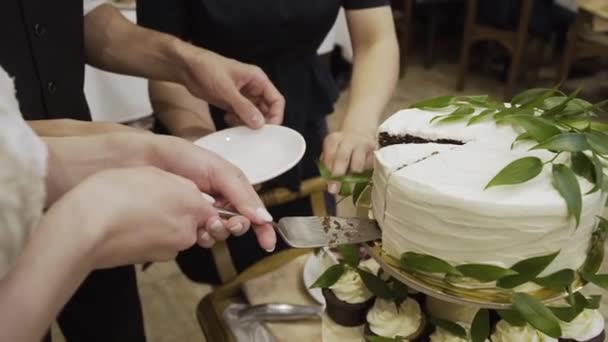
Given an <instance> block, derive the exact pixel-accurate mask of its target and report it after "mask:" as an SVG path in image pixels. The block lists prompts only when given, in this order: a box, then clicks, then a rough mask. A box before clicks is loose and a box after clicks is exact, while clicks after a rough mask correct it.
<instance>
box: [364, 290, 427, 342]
mask: <svg viewBox="0 0 608 342" xmlns="http://www.w3.org/2000/svg"><path fill="white" fill-rule="evenodd" d="M367 323H369V329H370V330H371V331H372V332H374V334H376V335H379V336H384V337H389V338H394V337H397V336H402V337H408V336H411V335H413V334H415V333H416V332H417V331H418V330H419V328H420V325H421V324H422V311H421V310H420V305H418V303H417V302H416V301H415V300H413V299H411V298H408V299H406V300H405V301H403V303H401V305H400V306H399V308H397V305H396V304H395V302H393V301H390V300H385V299H380V298H377V299H376V302H375V303H374V306H373V307H372V308H371V310H369V312H368V313H367Z"/></svg>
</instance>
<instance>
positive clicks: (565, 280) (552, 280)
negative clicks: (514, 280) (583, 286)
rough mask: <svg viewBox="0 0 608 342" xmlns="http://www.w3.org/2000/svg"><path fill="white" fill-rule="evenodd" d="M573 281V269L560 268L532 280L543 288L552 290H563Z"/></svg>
mask: <svg viewBox="0 0 608 342" xmlns="http://www.w3.org/2000/svg"><path fill="white" fill-rule="evenodd" d="M573 281H574V271H573V270H561V271H557V272H555V273H553V274H550V275H548V276H546V277H542V278H537V279H535V280H534V282H535V283H536V284H538V285H540V286H542V287H544V288H548V289H552V290H563V289H565V288H567V287H568V286H570V285H571V284H572V282H573Z"/></svg>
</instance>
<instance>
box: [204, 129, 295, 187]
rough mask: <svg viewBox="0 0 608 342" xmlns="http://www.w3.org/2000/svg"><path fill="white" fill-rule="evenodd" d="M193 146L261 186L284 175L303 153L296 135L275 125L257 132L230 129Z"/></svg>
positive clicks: (216, 133) (207, 137)
mask: <svg viewBox="0 0 608 342" xmlns="http://www.w3.org/2000/svg"><path fill="white" fill-rule="evenodd" d="M194 143H195V144H196V145H198V146H200V147H203V148H206V149H208V150H210V151H213V152H215V153H217V154H219V155H220V156H221V157H223V158H224V159H226V160H228V161H229V162H231V163H232V164H234V165H236V166H237V167H239V168H240V169H241V170H243V172H244V173H245V175H246V176H247V179H249V182H250V183H251V184H260V183H263V182H265V181H267V180H270V179H272V178H275V177H277V176H279V175H281V174H282V173H284V172H286V171H288V170H289V169H291V168H292V167H294V166H295V165H296V164H297V163H298V162H299V161H300V159H302V156H303V155H304V151H305V150H306V142H305V141H304V138H303V137H302V135H300V133H298V132H296V131H294V130H293V129H291V128H288V127H283V126H276V125H266V126H264V127H263V128H261V129H258V130H253V129H250V128H247V127H245V126H238V127H232V128H228V129H224V130H221V131H218V132H215V133H212V134H209V135H206V136H204V137H202V138H200V139H198V140H197V141H195V142H194Z"/></svg>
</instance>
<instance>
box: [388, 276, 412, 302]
mask: <svg viewBox="0 0 608 342" xmlns="http://www.w3.org/2000/svg"><path fill="white" fill-rule="evenodd" d="M390 285H391V287H392V289H393V297H394V298H393V299H394V300H395V302H396V304H397V305H401V303H403V302H404V301H405V300H406V299H407V297H408V292H409V289H408V287H407V286H406V285H405V284H403V283H402V282H400V281H398V280H394V279H393V280H392V281H390Z"/></svg>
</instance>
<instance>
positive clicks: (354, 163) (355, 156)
mask: <svg viewBox="0 0 608 342" xmlns="http://www.w3.org/2000/svg"><path fill="white" fill-rule="evenodd" d="M367 156H368V151H367V149H366V148H365V147H363V146H359V147H357V148H356V149H355V150H354V151H353V152H352V157H351V160H350V170H351V171H353V172H363V171H364V170H365V169H366V165H365V164H366V159H367Z"/></svg>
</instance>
